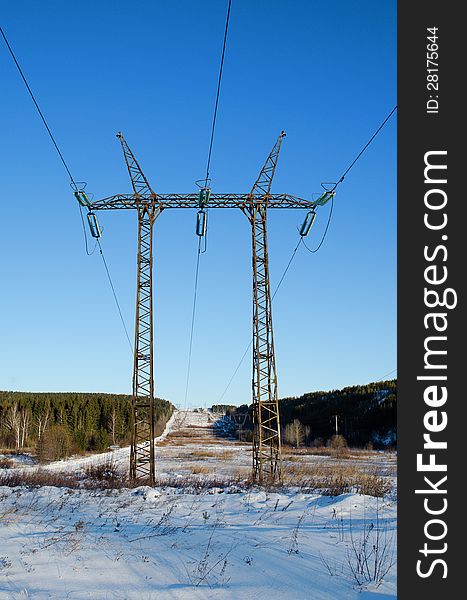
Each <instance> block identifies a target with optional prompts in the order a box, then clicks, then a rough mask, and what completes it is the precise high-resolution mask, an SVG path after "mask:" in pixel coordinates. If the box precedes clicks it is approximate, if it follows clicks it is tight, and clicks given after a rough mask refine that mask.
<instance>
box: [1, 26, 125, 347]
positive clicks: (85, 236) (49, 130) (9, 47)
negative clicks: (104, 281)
mask: <svg viewBox="0 0 467 600" xmlns="http://www.w3.org/2000/svg"><path fill="white" fill-rule="evenodd" d="M0 33H1V34H2V37H3V39H4V41H5V44H6V46H7V48H8V50H9V52H10V54H11V57H12V58H13V61H14V63H15V65H16V68H17V69H18V72H19V74H20V75H21V79H22V80H23V82H24V85H25V86H26V89H27V90H28V92H29V95H30V96H31V99H32V101H33V103H34V106H35V107H36V109H37V112H38V113H39V116H40V118H41V120H42V123H43V124H44V126H45V128H46V130H47V133H48V134H49V137H50V139H51V140H52V143H53V145H54V147H55V150H56V151H57V154H58V156H59V157H60V160H61V161H62V164H63V166H64V167H65V170H66V172H67V174H68V177H69V178H70V182H71V185H72V187H73V188H74V189H75V190H77V189H78V184H77V183H76V181H75V179H74V178H73V175H72V174H71V170H70V168H69V166H68V164H67V162H66V161H65V158H64V157H63V154H62V152H61V150H60V148H59V146H58V144H57V141H56V140H55V137H54V136H53V134H52V131H51V129H50V127H49V125H48V123H47V121H46V119H45V117H44V114H43V112H42V110H41V109H40V106H39V104H38V102H37V100H36V98H35V96H34V94H33V92H32V90H31V88H30V86H29V83H28V81H27V79H26V77H25V75H24V73H23V70H22V69H21V66H20V64H19V62H18V60H17V59H16V56H15V54H14V52H13V49H12V47H11V46H10V43H9V42H8V39H7V37H6V35H5V32H4V31H3V29H2V28H1V27H0ZM79 211H80V217H81V224H82V226H83V233H84V243H85V248H86V254H87V255H88V256H90V255H91V254H93V253H94V250H95V248H94V250H92V251H91V252H90V251H89V246H88V239H87V234H86V226H85V223H84V217H83V212H82V209H81V205H80V206H79ZM96 244H97V245H98V246H99V251H100V255H101V257H102V261H103V263H104V267H105V271H106V273H107V277H108V280H109V283H110V287H111V289H112V293H113V297H114V300H115V303H116V305H117V309H118V313H119V315H120V319H121V321H122V325H123V328H124V330H125V334H126V337H127V340H128V343H129V344H130V348H131V351H132V352H133V346H132V344H131V340H130V336H129V335H128V330H127V327H126V324H125V320H124V318H123V314H122V311H121V308H120V303H119V302H118V298H117V294H116V292H115V287H114V284H113V282H112V277H111V275H110V271H109V268H108V266H107V262H106V260H105V256H104V252H103V250H102V246H101V243H100V241H99V239H97V241H96Z"/></svg>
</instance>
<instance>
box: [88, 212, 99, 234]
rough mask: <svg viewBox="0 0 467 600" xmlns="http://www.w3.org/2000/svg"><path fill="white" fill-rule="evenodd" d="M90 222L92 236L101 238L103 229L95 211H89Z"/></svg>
mask: <svg viewBox="0 0 467 600" xmlns="http://www.w3.org/2000/svg"><path fill="white" fill-rule="evenodd" d="M88 223H89V230H90V232H91V235H92V237H93V238H100V237H101V230H100V227H99V223H98V221H97V217H96V215H95V214H94V213H93V212H88Z"/></svg>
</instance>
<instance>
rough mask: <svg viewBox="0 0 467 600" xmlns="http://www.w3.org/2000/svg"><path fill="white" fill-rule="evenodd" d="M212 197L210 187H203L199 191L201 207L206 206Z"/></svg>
mask: <svg viewBox="0 0 467 600" xmlns="http://www.w3.org/2000/svg"><path fill="white" fill-rule="evenodd" d="M210 197H211V190H210V189H209V188H203V189H202V190H200V191H199V206H200V208H204V207H205V206H206V204H207V203H208V202H209V198H210Z"/></svg>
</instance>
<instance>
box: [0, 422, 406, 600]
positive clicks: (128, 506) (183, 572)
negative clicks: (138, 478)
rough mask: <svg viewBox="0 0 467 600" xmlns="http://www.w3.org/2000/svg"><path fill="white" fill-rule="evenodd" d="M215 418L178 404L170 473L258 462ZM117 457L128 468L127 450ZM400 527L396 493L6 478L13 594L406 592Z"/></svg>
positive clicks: (71, 466) (0, 589)
mask: <svg viewBox="0 0 467 600" xmlns="http://www.w3.org/2000/svg"><path fill="white" fill-rule="evenodd" d="M215 419H216V417H213V416H212V415H210V414H208V413H195V412H191V411H190V412H187V413H184V412H178V413H176V414H175V415H174V417H173V418H172V420H171V422H170V423H169V425H168V427H167V429H166V431H165V432H164V435H163V436H161V439H159V441H158V446H157V457H158V473H159V476H160V477H161V480H162V481H163V480H164V478H165V477H166V476H167V477H168V478H173V477H174V476H176V475H178V476H179V477H186V476H188V475H190V476H195V477H199V478H203V477H212V475H213V474H214V475H216V476H217V477H218V479H221V478H222V477H223V476H224V475H229V474H230V475H231V474H232V473H234V472H237V471H240V472H243V470H244V469H246V470H247V469H249V466H250V463H251V452H250V450H249V444H240V443H238V442H236V441H234V440H232V439H229V438H228V437H225V433H223V432H222V431H221V429H222V427H220V428H217V427H215V428H213V427H212V425H213V420H215ZM219 424H220V425H221V426H222V422H219V421H218V422H217V425H219ZM113 457H114V458H115V459H116V460H117V461H119V464H120V465H121V468H122V469H125V468H126V463H127V460H128V450H127V449H121V450H117V451H115V452H114V453H113ZM375 457H376V458H375V461H376V463H377V464H378V455H375ZM108 458H109V457H108V456H107V457H106V456H105V455H99V456H95V457H91V458H89V457H87V458H76V459H72V460H70V461H60V462H57V463H53V464H52V465H49V466H48V469H51V470H53V471H59V470H64V471H73V472H80V471H82V470H83V469H85V468H86V465H87V464H89V461H93V462H96V461H98V462H104V461H105V460H108ZM311 458H313V459H316V460H318V459H320V460H322V457H321V458H320V457H311ZM311 458H310V460H311ZM368 460H370V459H368ZM381 461H382V462H381V465H382V466H381V469H382V470H384V469H386V468H387V464H386V463H387V462H388V459H387V457H386V458H384V457H382V458H381ZM357 462H358V461H357ZM292 464H293V463H292V462H291V463H290V465H292ZM25 468H27V469H33V468H36V467H25ZM395 536H396V505H395V500H394V499H393V497H392V496H391V495H389V497H386V498H374V497H371V496H364V495H359V494H342V495H340V496H336V497H329V496H323V495H320V494H316V493H303V492H301V491H300V490H299V489H294V488H288V489H285V490H281V491H280V492H268V491H265V490H262V489H259V488H251V489H245V488H242V487H241V486H238V485H227V486H223V485H217V486H216V487H214V488H211V489H209V490H208V491H204V492H203V493H195V492H193V491H191V492H190V491H189V490H187V489H182V488H176V487H170V486H167V485H165V486H164V485H160V486H159V487H156V488H154V489H152V488H148V487H139V488H135V489H119V490H86V489H68V488H55V487H41V488H34V489H33V488H26V487H24V486H21V487H16V488H11V487H0V600H16V599H24V598H33V599H37V600H43V599H56V600H58V599H60V600H64V599H68V598H69V599H71V600H81V599H84V598H88V599H93V600H104V599H105V600H111V599H112V600H156V599H157V600H159V599H160V600H165V599H170V600H172V599H173V600H191V599H194V600H198V599H199V600H201V599H203V600H204V599H220V600H224V599H232V600H236V599H237V598H238V599H247V600H248V599H254V600H262V599H265V600H266V599H267V600H274V599H278V600H279V599H285V600H288V599H290V600H302V599H303V600H305V599H306V600H340V599H342V600H346V599H349V600H350V599H352V600H353V599H355V600H357V599H360V600H394V599H395V598H396V571H395V564H394V562H395V543H396V539H395ZM372 579H373V580H374V579H376V582H375V581H370V580H372Z"/></svg>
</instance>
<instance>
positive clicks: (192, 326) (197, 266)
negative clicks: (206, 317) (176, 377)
mask: <svg viewBox="0 0 467 600" xmlns="http://www.w3.org/2000/svg"><path fill="white" fill-rule="evenodd" d="M201 240H202V238H201V237H200V238H199V240H198V253H197V256H196V271H195V284H194V290H193V307H192V310H191V327H190V342H189V345H188V366H187V372H186V382H185V399H184V407H185V408H186V403H187V398H188V387H189V384H190V370H191V355H192V350H193V334H194V330H195V315H196V300H197V297H198V278H199V262H200V261H199V259H200V256H201Z"/></svg>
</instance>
